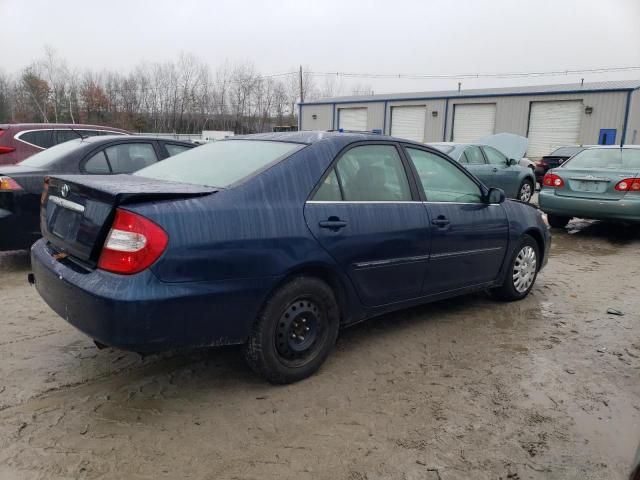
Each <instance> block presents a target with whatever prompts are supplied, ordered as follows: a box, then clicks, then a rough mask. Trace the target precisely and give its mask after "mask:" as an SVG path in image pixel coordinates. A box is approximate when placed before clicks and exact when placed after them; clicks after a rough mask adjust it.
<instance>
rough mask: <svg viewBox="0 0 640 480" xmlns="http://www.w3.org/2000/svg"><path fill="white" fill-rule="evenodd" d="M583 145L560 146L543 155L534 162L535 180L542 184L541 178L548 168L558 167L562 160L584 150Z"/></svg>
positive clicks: (564, 160)
mask: <svg viewBox="0 0 640 480" xmlns="http://www.w3.org/2000/svg"><path fill="white" fill-rule="evenodd" d="M584 149H585V147H581V146H577V145H576V146H568V147H560V148H556V149H555V150H554V151H553V152H551V153H550V154H549V155H545V156H544V157H542V158H541V159H540V160H538V161H537V162H535V166H536V168H535V172H536V180H537V182H538V183H539V184H540V185H542V179H543V178H544V175H545V173H547V172H548V171H549V170H550V169H552V168H556V167H559V166H560V165H562V164H563V163H564V162H566V161H567V160H568V159H569V158H571V157H573V156H574V155H575V154H576V153H579V152H581V151H582V150H584Z"/></svg>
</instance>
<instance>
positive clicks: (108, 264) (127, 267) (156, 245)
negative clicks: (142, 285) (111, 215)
mask: <svg viewBox="0 0 640 480" xmlns="http://www.w3.org/2000/svg"><path fill="white" fill-rule="evenodd" d="M168 240H169V238H168V237H167V234H166V232H165V231H164V230H163V229H162V228H160V227H159V226H158V225H156V224H155V223H153V222H152V221H151V220H149V219H147V218H145V217H143V216H141V215H137V214H135V213H132V212H129V211H127V210H121V209H119V208H118V209H117V210H116V217H115V219H114V220H113V225H111V230H110V231H109V235H108V236H107V240H106V241H105V242H104V247H103V248H102V253H101V254H100V259H99V260H98V268H100V269H102V270H106V271H108V272H113V273H121V274H123V275H132V274H134V273H138V272H141V271H142V270H144V269H146V268H148V267H149V266H151V264H153V263H154V262H155V261H156V260H157V259H158V258H160V255H162V253H163V252H164V250H165V248H166V247H167V242H168Z"/></svg>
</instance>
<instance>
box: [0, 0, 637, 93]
mask: <svg viewBox="0 0 640 480" xmlns="http://www.w3.org/2000/svg"><path fill="white" fill-rule="evenodd" d="M0 19H2V22H1V26H0V48H1V52H2V53H0V59H1V61H0V69H2V70H4V71H5V72H9V73H14V72H17V71H19V70H20V69H22V68H24V67H25V66H26V65H28V64H29V63H30V62H32V61H33V60H35V59H37V58H39V57H41V56H42V54H43V47H44V45H50V46H51V47H53V48H54V49H55V50H56V51H57V52H58V53H59V54H60V55H61V56H62V57H64V58H65V59H66V60H67V62H68V63H69V65H71V66H73V67H76V68H78V69H79V70H83V69H84V68H91V69H95V70H101V69H103V68H107V69H114V70H119V71H123V72H126V71H128V70H129V69H131V68H132V67H134V66H135V65H136V64H138V63H140V62H142V61H149V62H156V61H157V62H163V61H167V60H172V59H175V58H176V57H177V56H178V55H179V54H180V52H188V53H192V54H194V55H196V56H197V57H199V58H200V59H202V60H204V61H205V62H207V63H209V64H210V65H211V66H212V67H214V68H215V67H216V66H218V65H220V64H221V63H223V62H224V61H225V60H229V61H230V62H232V63H235V62H243V61H249V62H252V63H253V64H255V66H256V67H257V69H258V70H259V71H260V72H261V73H263V74H271V73H280V72H286V71H290V70H291V69H292V67H294V68H297V67H298V65H300V64H302V65H305V66H308V67H309V68H310V69H311V70H313V71H317V72H335V71H339V72H357V73H373V74H381V73H383V74H398V73H403V74H404V73H410V74H450V73H502V72H527V71H555V70H565V69H587V68H601V67H626V66H640V0H606V1H603V0H599V1H595V0H575V1H574V0H556V1H543V0H538V1H533V0H531V1H523V0H491V1H489V0H483V1H481V0H477V1H473V0H451V1H429V0H422V1H419V0H416V1H403V0H385V1H378V0H368V1H352V0H342V1H339V0H335V1H334V0H323V1H304V0H278V1H267V0H262V1H260V0H244V1H241V0H236V1H226V0H224V1H220V0H216V1H208V2H205V1H202V0H201V1H198V0H172V1H168V0H155V1H141V0H126V1H123V0H108V1H88V0H56V1H51V0H0ZM581 77H585V79H586V81H599V80H614V79H638V78H640V70H635V71H630V72H622V73H608V74H604V75H603V74H600V75H596V74H584V75H572V76H557V77H543V78H525V79H519V78H518V79H514V78H509V79H473V80H470V79H467V80H463V88H473V87H490V86H504V85H526V84H542V83H545V84H546V83H567V82H572V81H580V78H581ZM317 81H318V82H319V83H321V82H322V81H323V80H322V79H318V80H317ZM457 82H458V80H456V79H447V80H442V79H438V80H404V79H385V80H376V79H360V80H356V81H353V80H350V81H343V84H346V88H347V89H348V88H350V87H351V86H352V85H353V84H355V83H360V84H367V85H370V86H371V87H372V88H373V90H375V92H376V93H383V92H391V91H398V92H400V91H417V90H434V89H448V88H452V89H453V88H457Z"/></svg>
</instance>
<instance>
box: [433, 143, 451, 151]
mask: <svg viewBox="0 0 640 480" xmlns="http://www.w3.org/2000/svg"><path fill="white" fill-rule="evenodd" d="M431 146H432V147H433V148H437V149H438V150H440V151H441V152H442V153H451V152H452V151H453V149H454V148H455V145H441V144H438V143H432V144H431Z"/></svg>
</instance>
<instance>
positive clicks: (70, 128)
mask: <svg viewBox="0 0 640 480" xmlns="http://www.w3.org/2000/svg"><path fill="white" fill-rule="evenodd" d="M69 130H71V131H72V132H73V133H75V134H76V135H78V136H79V137H80V139H81V140H84V139H85V138H88V136H87V137H83V136H82V134H81V133H80V132H79V131H77V130H75V129H74V128H73V127H69Z"/></svg>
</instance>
